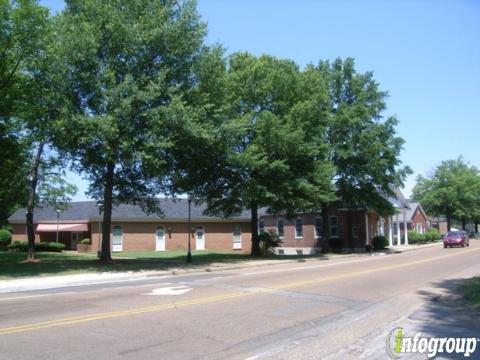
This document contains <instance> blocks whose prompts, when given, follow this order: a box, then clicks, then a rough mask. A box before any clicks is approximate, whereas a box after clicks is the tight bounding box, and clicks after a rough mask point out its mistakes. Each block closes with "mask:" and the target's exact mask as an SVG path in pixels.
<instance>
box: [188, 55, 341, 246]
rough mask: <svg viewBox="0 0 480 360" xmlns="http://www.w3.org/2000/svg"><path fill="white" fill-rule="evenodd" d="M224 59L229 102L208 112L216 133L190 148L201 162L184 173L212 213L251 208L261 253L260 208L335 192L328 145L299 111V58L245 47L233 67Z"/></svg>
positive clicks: (223, 95)
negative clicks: (312, 136) (312, 134)
mask: <svg viewBox="0 0 480 360" xmlns="http://www.w3.org/2000/svg"><path fill="white" fill-rule="evenodd" d="M216 59H217V60H216V61H211V62H210V66H211V68H212V70H211V71H213V72H214V73H216V74H217V80H216V83H215V87H216V88H217V89H218V88H221V89H222V91H221V92H220V94H218V95H219V96H220V101H221V103H220V104H218V103H217V104H214V106H215V108H216V109H217V111H216V112H215V113H213V114H211V116H210V117H209V118H206V119H205V121H204V126H205V124H210V126H209V127H208V128H209V136H205V141H204V142H203V144H202V143H201V142H199V141H197V142H196V144H198V147H197V148H196V149H193V148H192V149H190V154H191V155H189V156H186V158H192V157H193V158H194V159H195V160H196V161H192V162H191V164H190V166H188V165H187V164H184V165H183V166H181V167H182V168H184V169H189V171H187V172H185V176H184V177H183V179H181V180H183V181H184V184H185V183H186V184H187V186H184V189H185V190H187V191H192V192H193V193H195V194H196V195H197V196H198V197H199V198H200V199H201V200H203V201H206V203H207V205H208V209H207V212H209V213H211V214H216V215H221V216H225V217H230V216H233V215H236V214H238V213H240V212H241V211H243V210H245V209H250V212H251V233H252V254H253V255H259V254H260V248H259V238H258V224H257V220H258V210H259V208H262V207H267V208H269V210H270V211H271V212H275V213H278V212H282V213H286V214H287V215H293V214H294V213H295V212H297V211H302V210H305V211H308V210H312V209H313V208H315V206H316V205H317V204H318V203H321V202H324V201H326V200H328V199H329V198H330V196H331V194H332V193H331V189H332V188H331V184H330V182H329V179H330V171H331V167H330V166H329V165H328V163H326V162H325V161H324V160H323V159H325V154H324V153H323V152H324V151H325V150H326V148H325V147H324V146H323V145H322V144H320V143H315V142H312V141H308V139H309V137H308V136H307V133H306V127H305V126H303V123H302V122H301V121H299V119H297V118H296V116H295V111H294V108H295V105H296V103H297V102H298V101H299V100H300V96H301V93H300V88H301V86H300V85H301V74H300V71H299V69H298V67H297V66H296V65H295V64H294V63H293V62H291V61H287V60H280V59H277V58H274V57H272V56H266V55H265V56H260V57H255V56H252V55H250V54H247V53H237V54H234V55H232V56H231V57H230V58H229V61H228V65H227V66H226V68H225V65H223V64H222V62H221V61H220V60H219V59H218V57H217V58H216ZM218 79H220V80H218ZM207 85H209V84H206V85H205V86H207ZM210 85H212V84H210ZM211 88H212V87H211ZM207 93H211V91H207ZM217 101H218V97H217ZM212 102H213V103H214V101H211V102H210V103H212ZM212 124H213V125H212ZM204 128H205V127H204ZM195 150H196V151H195ZM195 153H196V154H197V155H195ZM189 186H190V189H191V190H189Z"/></svg>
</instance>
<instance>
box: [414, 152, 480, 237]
mask: <svg viewBox="0 0 480 360" xmlns="http://www.w3.org/2000/svg"><path fill="white" fill-rule="evenodd" d="M412 195H413V198H414V199H415V200H416V201H419V202H420V203H421V204H422V206H423V208H424V209H425V211H426V212H427V213H429V214H432V215H436V216H438V215H445V216H446V218H447V228H448V230H450V228H451V222H452V219H453V218H455V219H457V220H460V221H462V224H463V227H464V228H465V221H466V219H473V220H475V219H476V217H477V215H478V206H479V205H478V202H479V200H480V176H479V171H478V169H477V168H475V167H474V166H470V165H468V164H467V163H466V162H465V161H464V160H463V158H461V157H459V158H457V159H455V160H446V161H442V162H441V163H440V165H439V166H437V167H436V168H435V170H434V172H433V174H432V175H431V176H428V177H424V176H421V175H419V176H418V177H417V184H416V185H415V187H414V188H413V190H412Z"/></svg>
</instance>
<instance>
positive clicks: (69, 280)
mask: <svg viewBox="0 0 480 360" xmlns="http://www.w3.org/2000/svg"><path fill="white" fill-rule="evenodd" d="M440 245H442V243H441V242H439V243H434V244H425V245H409V246H395V247H393V248H390V249H388V250H387V251H385V252H376V253H373V255H374V256H382V255H392V254H398V253H403V252H407V251H413V250H419V249H424V248H429V247H434V246H440ZM369 256H371V254H370V253H358V254H344V255H340V254H338V255H337V254H327V255H325V256H322V257H313V258H301V259H292V260H280V259H279V260H276V259H272V260H248V261H244V262H240V263H234V264H232V263H221V262H219V263H210V264H198V265H197V264H194V265H192V266H189V267H178V268H172V269H169V270H161V271H156V270H150V271H136V272H132V271H129V272H102V273H83V274H74V275H61V276H43V277H27V278H21V279H14V280H2V281H0V294H2V293H11V292H18V291H35V290H46V289H56V288H64V287H73V286H82V285H98V284H109V283H120V282H128V281H138V280H144V279H149V278H153V277H169V276H173V275H181V274H193V273H199V272H212V271H223V270H236V269H247V268H258V267H267V266H275V265H281V264H290V263H299V262H312V261H328V260H338V259H347V258H352V257H369Z"/></svg>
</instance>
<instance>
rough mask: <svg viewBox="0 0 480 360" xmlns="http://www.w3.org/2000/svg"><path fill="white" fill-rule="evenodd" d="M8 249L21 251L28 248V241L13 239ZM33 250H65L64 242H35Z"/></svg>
mask: <svg viewBox="0 0 480 360" xmlns="http://www.w3.org/2000/svg"><path fill="white" fill-rule="evenodd" d="M7 248H8V250H10V251H23V252H26V251H27V250H28V243H27V242H26V241H14V242H13V243H11V244H10V245H9V246H8V247H7ZM34 249H35V251H46V252H62V251H63V250H65V244H62V243H56V242H40V243H36V244H35V248H34Z"/></svg>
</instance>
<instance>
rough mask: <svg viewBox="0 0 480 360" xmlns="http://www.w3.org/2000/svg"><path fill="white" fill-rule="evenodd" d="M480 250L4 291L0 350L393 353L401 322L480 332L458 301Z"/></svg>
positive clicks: (249, 355)
mask: <svg viewBox="0 0 480 360" xmlns="http://www.w3.org/2000/svg"><path fill="white" fill-rule="evenodd" d="M479 260H480V241H475V240H474V241H471V246H470V248H455V249H443V247H433V248H427V249H422V250H417V251H411V252H405V253H402V254H395V255H387V256H376V257H358V258H346V259H338V260H329V261H318V262H317V261H315V262H306V263H300V262H299V263H294V264H282V265H276V266H269V267H260V268H254V269H252V268H249V269H242V270H230V271H222V272H211V273H208V272H205V273H197V274H189V275H177V276H170V277H161V278H152V279H148V280H141V281H136V282H128V283H120V284H111V285H95V286H80V287H70V288H64V289H55V290H44V291H35V292H21V293H9V294H2V295H0V359H2V360H4V359H5V360H7V359H8V360H10V359H37V360H40V359H49V360H51V359H81V360H85V359H87V360H90V359H91V360H93V359H142V360H143V359H324V358H329V359H357V358H369V359H370V358H378V359H385V358H387V353H386V346H385V339H386V334H387V333H388V332H389V331H390V330H392V329H393V328H395V327H396V326H404V327H405V328H407V329H416V330H421V331H424V332H425V333H429V334H434V335H435V334H436V333H438V334H440V333H441V334H448V333H449V332H452V333H453V334H454V335H456V336H459V335H462V334H464V333H465V334H467V332H468V333H473V334H476V336H477V337H480V327H477V325H478V323H480V321H479V320H480V318H479V315H478V313H475V312H472V311H471V310H468V309H465V308H461V309H458V308H457V305H458V304H459V303H458V301H454V300H453V301H452V295H454V293H455V286H456V285H457V284H458V281H459V279H463V278H466V277H471V276H474V275H478V274H480V261H479ZM439 299H440V300H439ZM442 299H449V301H443V300H442ZM453 299H454V298H453ZM476 355H477V356H478V358H480V349H479V350H477V353H476ZM422 358H425V356H423V357H422Z"/></svg>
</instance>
